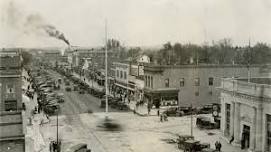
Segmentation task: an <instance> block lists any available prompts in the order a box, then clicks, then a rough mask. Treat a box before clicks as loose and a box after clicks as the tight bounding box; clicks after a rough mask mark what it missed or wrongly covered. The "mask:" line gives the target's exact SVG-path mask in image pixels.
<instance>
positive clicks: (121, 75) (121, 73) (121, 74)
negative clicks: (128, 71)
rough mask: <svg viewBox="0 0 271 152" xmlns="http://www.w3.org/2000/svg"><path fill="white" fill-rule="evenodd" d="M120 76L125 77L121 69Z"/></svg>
mask: <svg viewBox="0 0 271 152" xmlns="http://www.w3.org/2000/svg"><path fill="white" fill-rule="evenodd" d="M120 78H121V79H122V78H123V72H122V71H120Z"/></svg>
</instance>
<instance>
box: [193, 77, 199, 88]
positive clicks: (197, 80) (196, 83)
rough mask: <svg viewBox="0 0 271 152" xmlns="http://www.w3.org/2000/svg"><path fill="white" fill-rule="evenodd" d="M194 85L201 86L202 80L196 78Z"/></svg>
mask: <svg viewBox="0 0 271 152" xmlns="http://www.w3.org/2000/svg"><path fill="white" fill-rule="evenodd" d="M194 83H195V86H200V79H199V78H195V79H194Z"/></svg>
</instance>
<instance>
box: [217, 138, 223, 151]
mask: <svg viewBox="0 0 271 152" xmlns="http://www.w3.org/2000/svg"><path fill="white" fill-rule="evenodd" d="M217 146H218V147H217V148H218V151H219V152H220V151H221V147H222V145H221V143H220V141H219V142H218V145H217Z"/></svg>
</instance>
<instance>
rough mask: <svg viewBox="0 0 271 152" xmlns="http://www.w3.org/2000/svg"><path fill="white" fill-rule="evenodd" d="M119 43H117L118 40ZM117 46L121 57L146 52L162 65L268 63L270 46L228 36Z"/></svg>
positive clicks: (153, 60) (132, 57)
mask: <svg viewBox="0 0 271 152" xmlns="http://www.w3.org/2000/svg"><path fill="white" fill-rule="evenodd" d="M118 44H120V43H118ZM119 48H121V49H116V50H118V51H119V53H118V56H119V58H120V59H124V58H126V59H127V58H130V60H135V58H137V57H138V56H139V55H141V54H146V55H148V56H149V57H150V58H151V62H154V63H156V64H163V65H180V64H197V63H199V64H201V63H205V64H245V65H247V64H268V63H271V47H270V46H268V45H267V44H266V43H256V44H255V45H253V46H250V44H248V45H247V46H243V47H240V46H233V45H232V43H231V40H230V39H223V40H220V41H217V42H213V43H212V44H211V45H207V44H204V45H196V44H181V43H175V44H171V43H170V42H167V43H165V44H164V45H163V47H161V48H160V49H156V50H154V49H152V50H150V49H149V50H146V49H144V50H143V49H142V48H140V47H134V48H129V49H124V48H123V47H121V46H120V47H119Z"/></svg>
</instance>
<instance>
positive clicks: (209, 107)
mask: <svg viewBox="0 0 271 152" xmlns="http://www.w3.org/2000/svg"><path fill="white" fill-rule="evenodd" d="M212 112H213V104H206V105H204V106H202V107H200V108H199V109H198V112H197V113H198V114H209V113H212Z"/></svg>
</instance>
